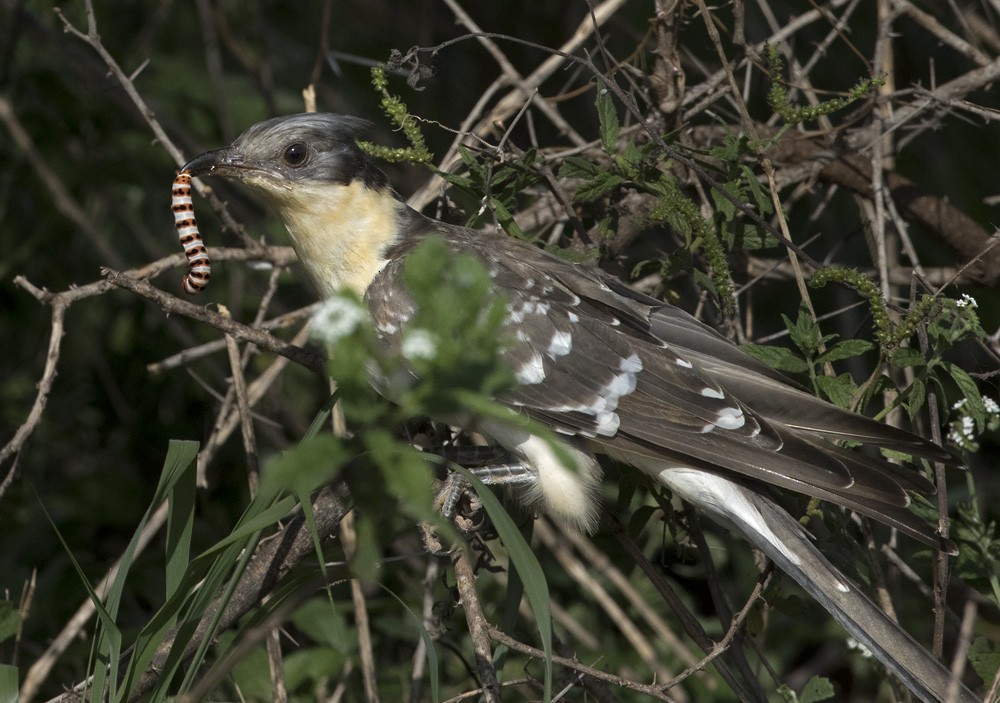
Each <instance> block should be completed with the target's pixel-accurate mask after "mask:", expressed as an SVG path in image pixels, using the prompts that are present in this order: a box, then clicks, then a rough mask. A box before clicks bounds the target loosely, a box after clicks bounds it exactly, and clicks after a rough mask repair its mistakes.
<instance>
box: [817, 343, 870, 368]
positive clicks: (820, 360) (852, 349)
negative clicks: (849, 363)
mask: <svg viewBox="0 0 1000 703" xmlns="http://www.w3.org/2000/svg"><path fill="white" fill-rule="evenodd" d="M874 348H875V345H874V344H872V343H871V342H869V341H868V340H867V339H845V340H843V341H841V342H837V343H836V344H834V345H833V346H832V347H830V348H829V349H827V350H826V351H825V352H823V353H822V354H820V355H819V356H818V357H817V358H816V363H817V364H825V363H826V362H828V361H840V360H842V359H850V358H851V357H852V356H858V355H859V354H864V353H866V352H869V351H871V350H872V349H874Z"/></svg>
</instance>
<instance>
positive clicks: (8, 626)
mask: <svg viewBox="0 0 1000 703" xmlns="http://www.w3.org/2000/svg"><path fill="white" fill-rule="evenodd" d="M20 624H21V614H20V613H19V612H18V611H17V606H16V605H15V604H14V602H13V601H9V600H0V642H3V641H4V640H6V639H7V638H8V637H11V636H13V635H14V633H15V632H17V628H18V626H19V625H20Z"/></svg>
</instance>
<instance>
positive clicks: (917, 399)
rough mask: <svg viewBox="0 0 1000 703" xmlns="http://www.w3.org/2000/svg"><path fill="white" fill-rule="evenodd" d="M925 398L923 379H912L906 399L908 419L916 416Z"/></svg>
mask: <svg viewBox="0 0 1000 703" xmlns="http://www.w3.org/2000/svg"><path fill="white" fill-rule="evenodd" d="M926 400H927V385H926V384H925V383H924V382H923V379H920V378H915V379H913V383H911V384H910V393H909V395H908V396H907V400H906V414H907V415H909V416H910V420H913V419H914V418H915V417H916V416H917V413H919V412H920V410H921V409H922V408H923V407H924V403H925V402H926Z"/></svg>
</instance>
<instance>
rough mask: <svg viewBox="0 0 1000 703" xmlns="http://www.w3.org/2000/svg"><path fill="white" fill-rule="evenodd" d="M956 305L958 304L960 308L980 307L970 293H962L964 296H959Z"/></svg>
mask: <svg viewBox="0 0 1000 703" xmlns="http://www.w3.org/2000/svg"><path fill="white" fill-rule="evenodd" d="M955 305H957V306H958V307H960V308H964V307H970V308H978V307H979V303H977V302H976V299H975V298H973V297H972V296H971V295H969V294H968V293H962V297H961V298H959V299H958V300H957V301H955Z"/></svg>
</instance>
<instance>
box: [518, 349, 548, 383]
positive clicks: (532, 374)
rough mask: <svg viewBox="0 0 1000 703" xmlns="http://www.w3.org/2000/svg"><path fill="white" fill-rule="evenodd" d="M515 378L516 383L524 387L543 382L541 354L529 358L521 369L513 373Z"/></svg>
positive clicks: (543, 373) (543, 371)
mask: <svg viewBox="0 0 1000 703" xmlns="http://www.w3.org/2000/svg"><path fill="white" fill-rule="evenodd" d="M514 375H515V376H516V377H517V381H518V383H523V384H524V385H531V384H533V383H541V382H542V381H544V380H545V363H544V359H542V355H541V354H537V353H535V354H532V355H531V358H530V359H528V361H527V362H525V363H524V364H522V365H521V367H520V368H519V369H518V370H517V371H516V372H515V373H514Z"/></svg>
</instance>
